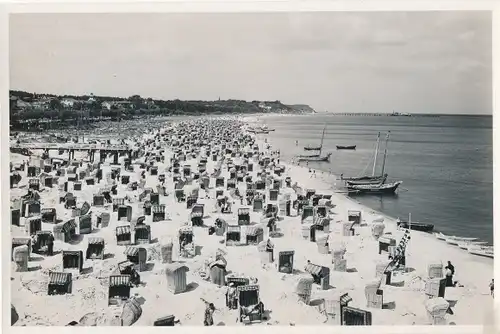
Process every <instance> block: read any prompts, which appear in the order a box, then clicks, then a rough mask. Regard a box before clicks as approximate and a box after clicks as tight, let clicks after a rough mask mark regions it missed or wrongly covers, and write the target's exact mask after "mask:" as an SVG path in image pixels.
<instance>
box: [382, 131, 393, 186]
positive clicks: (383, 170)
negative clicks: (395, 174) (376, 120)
mask: <svg viewBox="0 0 500 334" xmlns="http://www.w3.org/2000/svg"><path fill="white" fill-rule="evenodd" d="M390 134H391V131H389V132H387V136H386V137H385V151H384V162H383V163H382V176H384V172H385V159H386V158H387V144H388V143H389V135H390Z"/></svg>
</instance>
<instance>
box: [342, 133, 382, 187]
mask: <svg viewBox="0 0 500 334" xmlns="http://www.w3.org/2000/svg"><path fill="white" fill-rule="evenodd" d="M389 133H390V132H389ZM388 140H389V134H388V135H387V141H388ZM386 146H387V143H386ZM379 147H380V132H379V133H378V135H377V146H376V148H375V158H374V159H373V168H372V175H371V176H360V177H344V176H343V175H340V178H341V179H342V180H343V181H346V183H347V184H350V185H363V184H381V183H384V182H385V180H386V179H387V174H384V169H385V157H386V156H385V155H384V163H383V165H382V173H381V175H377V176H375V168H376V167H377V158H378V150H379ZM386 152H387V151H386Z"/></svg>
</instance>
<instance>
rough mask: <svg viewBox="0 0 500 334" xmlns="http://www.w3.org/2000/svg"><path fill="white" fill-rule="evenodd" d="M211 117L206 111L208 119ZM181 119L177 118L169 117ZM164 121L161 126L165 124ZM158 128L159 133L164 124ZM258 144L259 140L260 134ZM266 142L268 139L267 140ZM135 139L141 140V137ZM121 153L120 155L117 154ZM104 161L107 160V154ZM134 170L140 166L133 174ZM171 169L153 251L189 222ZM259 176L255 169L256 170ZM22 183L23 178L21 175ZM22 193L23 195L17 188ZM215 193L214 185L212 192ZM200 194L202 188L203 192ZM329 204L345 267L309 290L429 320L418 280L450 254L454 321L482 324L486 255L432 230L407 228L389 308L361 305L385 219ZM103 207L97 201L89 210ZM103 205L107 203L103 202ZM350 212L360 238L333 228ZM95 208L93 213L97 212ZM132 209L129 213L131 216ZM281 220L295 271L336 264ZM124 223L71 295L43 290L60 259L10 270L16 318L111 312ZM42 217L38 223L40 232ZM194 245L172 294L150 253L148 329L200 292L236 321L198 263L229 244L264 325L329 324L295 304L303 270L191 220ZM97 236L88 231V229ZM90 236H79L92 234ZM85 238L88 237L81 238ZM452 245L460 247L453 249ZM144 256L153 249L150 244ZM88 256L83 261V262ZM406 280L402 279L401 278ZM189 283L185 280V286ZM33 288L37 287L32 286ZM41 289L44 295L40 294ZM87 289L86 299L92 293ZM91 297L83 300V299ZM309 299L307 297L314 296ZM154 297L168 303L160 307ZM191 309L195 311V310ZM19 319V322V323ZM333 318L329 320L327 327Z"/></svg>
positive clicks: (191, 305)
mask: <svg viewBox="0 0 500 334" xmlns="http://www.w3.org/2000/svg"><path fill="white" fill-rule="evenodd" d="M207 118H208V119H210V118H211V117H210V116H207ZM224 118H225V119H233V120H234V119H237V120H240V121H242V122H243V123H247V122H246V121H245V120H244V119H242V118H240V117H237V116H228V117H224ZM174 123H175V124H177V122H174ZM165 127H166V125H165V124H164V125H162V126H161V128H162V129H163V128H165ZM160 131H161V130H160ZM151 137H152V135H151V133H146V134H144V135H142V136H141V138H151ZM258 142H259V144H260V145H263V144H264V142H263V140H262V141H260V140H259V141H258ZM269 144H271V145H272V142H269ZM138 145H141V144H140V143H138ZM164 148H165V154H164V156H165V162H167V161H169V158H170V157H171V156H172V149H171V147H167V146H165V147H164ZM120 159H122V158H120ZM108 161H109V158H108ZM186 163H187V164H191V165H193V164H194V166H196V164H197V159H196V158H194V157H193V158H191V157H189V159H188V160H187V161H186ZM280 164H283V165H285V167H286V171H285V174H287V175H289V176H290V177H291V178H292V184H293V183H295V182H297V183H298V185H299V186H300V187H302V188H313V189H316V190H317V191H318V192H321V191H322V190H325V191H332V187H331V184H332V183H331V181H333V178H335V177H336V176H335V175H333V174H332V175H329V173H327V172H324V173H317V177H316V178H311V177H310V175H309V173H308V168H307V167H305V166H296V165H292V164H290V163H288V162H286V161H280ZM159 166H160V168H162V169H161V170H162V171H163V168H166V167H167V166H168V163H159ZM214 166H215V163H214V162H212V161H209V162H208V164H207V170H211V169H212V168H213V167H214ZM110 169H111V166H110V164H109V163H106V164H105V165H104V167H103V170H104V173H103V174H104V175H105V172H107V171H108V170H110ZM136 173H137V172H136ZM165 174H166V175H167V180H168V182H167V184H166V186H167V191H168V192H169V193H170V195H168V196H161V198H160V201H161V202H160V203H162V204H165V205H167V207H168V216H169V217H168V219H166V222H159V223H158V222H151V217H150V216H146V217H147V218H146V219H147V220H146V222H147V223H148V224H150V226H151V231H152V238H157V239H158V241H157V242H155V243H152V244H150V245H148V247H149V249H151V250H155V249H156V248H158V247H159V244H160V243H161V241H160V240H162V239H164V238H170V237H171V238H174V239H175V238H176V236H177V231H178V230H177V229H178V228H179V227H180V226H182V224H184V223H185V222H186V221H187V220H189V218H188V217H189V210H187V209H186V204H185V203H178V202H176V201H174V200H173V195H172V189H173V183H172V178H171V177H170V176H169V175H168V172H165ZM252 174H255V173H252ZM223 176H228V172H227V171H225V170H224V172H223ZM24 182H26V180H25V179H24ZM156 184H157V177H155V176H153V177H151V176H150V175H149V174H148V175H147V178H146V187H154V186H155V185H156ZM102 185H103V182H101V184H100V185H97V186H89V187H87V186H86V187H85V188H84V189H83V191H82V192H81V195H80V193H78V196H79V197H80V196H81V199H80V202H81V201H83V200H88V199H89V198H90V199H91V198H92V197H91V196H92V194H93V193H94V192H95V190H97V189H98V188H100V187H102ZM118 187H119V188H118V189H119V192H120V193H123V192H124V193H123V194H126V193H127V192H126V187H125V186H123V185H119V186H118ZM25 189H26V188H22V189H18V190H16V189H12V190H14V191H12V190H11V193H16V192H18V193H21V192H22V191H25ZM56 189H57V188H55V189H52V190H50V191H49V192H47V191H43V192H41V193H40V194H41V196H42V198H43V200H44V204H45V206H47V203H54V205H53V206H54V207H56V208H58V209H57V210H58V211H59V210H61V211H62V214H61V216H64V212H65V209H63V208H62V205H60V204H56V203H57V197H56V196H55V195H57V193H58V191H57V190H56ZM19 190H21V192H20V191H19ZM211 191H213V190H211ZM201 194H203V192H201ZM199 199H200V201H201V203H204V204H205V212H206V213H207V218H206V223H208V224H207V225H209V226H210V225H211V224H212V223H213V221H214V220H215V218H217V217H221V215H219V214H216V213H215V214H214V213H213V211H212V207H213V204H214V203H215V199H214V198H212V197H211V198H210V199H206V198H203V196H202V195H201V196H200V197H199ZM332 203H333V204H335V205H336V206H335V207H334V208H333V211H334V213H332V214H333V218H332V224H331V226H332V227H333V231H332V232H331V233H330V236H331V238H333V241H334V244H336V243H343V244H344V245H345V246H346V250H347V253H346V255H345V258H346V260H347V268H349V269H351V271H349V272H338V271H332V272H331V274H330V276H331V278H330V281H331V285H332V286H333V288H332V289H329V290H321V289H317V288H316V287H315V288H314V290H313V291H312V296H311V297H313V298H331V297H332V295H337V294H339V293H343V292H348V293H349V296H351V297H352V298H353V301H352V303H351V304H350V305H352V306H353V307H357V308H361V309H364V310H368V311H370V312H372V313H373V324H374V325H412V324H417V325H425V324H428V320H427V318H426V315H425V307H424V305H423V303H424V302H425V300H426V298H425V295H424V293H423V287H422V284H423V280H424V278H425V277H426V275H427V274H426V272H427V265H428V264H429V262H432V261H440V262H442V263H444V262H445V261H446V260H451V261H452V262H453V263H454V264H455V265H456V268H457V279H458V280H459V281H460V282H461V283H463V285H464V287H454V288H447V290H446V291H447V295H446V297H447V299H450V300H452V301H454V302H455V304H456V306H455V307H454V309H453V310H454V312H455V314H454V315H450V316H449V317H450V319H449V320H451V321H452V322H455V323H457V324H459V325H480V324H483V323H484V319H485V318H486V317H487V316H488V314H489V313H488V312H489V308H488V307H487V306H486V305H487V304H489V302H490V301H491V300H492V298H491V296H489V291H488V286H487V284H488V282H489V280H490V277H492V276H491V275H492V261H491V259H487V261H471V257H472V255H467V254H463V253H459V252H457V251H455V250H454V249H452V248H451V247H453V246H449V245H447V244H445V243H444V242H440V241H439V240H437V239H435V237H434V236H432V235H431V236H430V237H431V238H427V237H425V236H421V235H420V232H419V233H416V232H417V231H412V232H411V235H412V241H410V242H409V244H408V248H407V266H408V267H409V268H411V269H412V271H409V272H406V273H398V274H397V275H396V274H395V276H394V277H395V281H399V282H403V284H404V286H403V287H394V286H384V287H383V289H384V292H385V297H384V298H385V299H386V300H387V302H393V303H394V305H396V306H395V309H392V310H386V309H371V308H370V309H367V308H366V299H365V294H364V286H365V285H366V284H367V282H369V281H370V280H371V279H372V278H374V277H375V266H376V263H378V262H380V261H385V259H386V258H387V255H386V254H385V253H384V254H382V255H379V254H378V253H377V251H376V242H375V241H374V240H373V237H372V236H371V231H370V225H371V222H372V221H373V219H374V218H376V217H378V216H381V215H382V216H384V215H383V214H380V213H378V212H376V211H374V210H372V209H370V208H368V207H366V206H363V205H362V204H360V203H357V202H355V201H353V200H352V199H349V198H348V197H347V196H345V195H343V194H339V193H333V194H332ZM131 205H132V206H133V212H135V211H136V210H138V211H139V212H141V209H142V203H132V204H131ZM234 206H235V208H233V210H232V212H233V213H232V214H231V215H230V216H228V215H222V217H223V218H224V219H227V220H228V221H233V220H235V217H234V215H235V214H236V212H237V209H238V208H239V207H240V205H239V203H236V204H235V205H234ZM92 209H93V210H95V211H97V213H98V212H99V210H101V209H99V208H94V207H93V208H92ZM107 210H109V209H107ZM347 210H359V211H361V212H362V219H363V220H364V223H366V224H367V226H366V227H360V228H359V229H358V228H357V229H356V231H357V233H356V235H355V236H352V237H342V236H341V235H339V227H341V225H342V224H340V223H339V222H342V221H346V220H347ZM94 214H95V213H94ZM134 216H135V215H134ZM260 217H261V215H260V214H258V213H254V212H252V213H251V221H255V222H257V224H256V225H257V226H260V225H259V223H258V222H259V221H260ZM283 218H284V219H283V220H281V221H280V222H279V223H278V224H279V227H280V229H281V230H282V232H283V233H284V236H283V237H281V238H277V239H273V242H274V243H275V245H276V250H294V251H295V253H296V255H295V258H294V262H295V263H294V265H293V266H294V268H297V270H298V271H299V273H300V272H301V271H302V270H303V269H304V267H305V265H306V264H307V260H311V262H313V263H316V264H318V265H323V266H328V267H331V266H332V260H331V255H328V256H325V255H324V254H321V253H319V252H318V250H317V249H316V244H315V243H312V242H310V241H309V240H304V239H303V238H302V236H301V224H300V219H298V217H297V216H284V217H283ZM384 222H385V223H386V229H385V232H390V233H391V234H392V237H394V238H395V239H397V240H399V239H400V238H401V237H402V235H403V233H404V232H403V231H401V230H397V229H396V226H395V222H394V221H393V220H391V219H386V218H385V217H384ZM117 224H120V223H119V221H118V220H117V217H116V215H113V216H112V218H111V221H110V224H109V227H108V228H101V229H99V230H97V231H96V232H94V233H95V236H102V237H103V238H105V240H106V253H111V254H115V255H114V256H115V257H116V258H110V259H106V260H104V261H102V262H95V261H93V262H91V263H92V264H93V274H92V273H91V274H86V275H82V276H81V277H80V278H79V279H76V280H74V288H73V289H74V292H73V294H72V295H67V296H47V295H46V294H43V289H44V287H43V286H42V285H43V284H44V280H45V279H44V276H45V274H46V272H47V271H48V270H51V269H52V268H55V267H57V266H59V265H60V262H61V260H60V256H54V257H45V258H42V260H38V261H37V262H35V263H30V265H31V266H33V265H38V266H41V269H40V270H39V271H28V272H22V273H18V272H14V271H12V273H11V276H13V277H14V280H12V281H11V291H12V300H11V302H12V303H13V305H14V306H16V308H17V310H18V313H20V314H21V315H27V314H28V315H30V318H25V319H24V320H23V321H22V322H24V323H25V324H28V325H34V324H39V325H41V324H49V325H51V324H53V323H54V322H57V324H58V325H61V324H63V323H64V322H66V323H67V322H69V321H71V320H78V318H79V317H81V316H82V315H84V314H87V313H89V312H97V313H99V312H101V313H103V314H104V313H106V312H109V308H108V307H107V286H106V285H105V284H103V281H102V279H103V277H106V275H109V273H110V272H111V268H114V266H115V265H116V263H118V262H120V259H121V258H123V256H124V255H122V254H123V248H122V247H123V246H117V245H116V241H115V238H114V234H113V233H114V228H115V226H117ZM46 227H47V224H45V225H44V229H46ZM194 230H195V232H194V233H195V239H196V244H197V245H200V246H202V248H203V250H202V255H201V256H196V257H194V258H192V259H183V260H182V261H185V263H186V264H187V265H189V267H190V271H189V273H188V276H187V279H188V280H187V282H188V283H190V282H191V283H194V284H195V285H192V286H195V288H192V290H190V291H188V292H186V293H182V294H177V295H172V294H171V293H170V292H168V291H167V289H166V287H165V286H166V284H165V265H164V264H162V263H161V262H158V261H157V259H154V260H152V261H154V262H153V265H154V266H153V269H151V270H149V271H145V272H141V277H143V279H144V280H145V282H147V287H134V289H133V293H132V295H137V296H141V297H143V299H145V301H146V302H145V303H144V305H142V309H143V312H142V316H141V317H140V318H139V320H138V321H137V323H136V324H137V325H139V326H141V325H146V326H150V325H151V324H152V323H153V321H154V320H155V319H157V318H159V317H161V316H165V315H166V314H168V313H169V312H171V313H172V314H175V315H176V318H178V319H181V321H182V324H184V325H196V324H198V325H200V324H201V322H202V314H203V305H202V304H201V303H200V302H199V300H198V298H199V297H203V298H206V299H208V300H211V301H213V302H214V304H215V305H216V307H217V308H218V309H220V311H219V312H218V313H216V316H215V317H216V322H218V321H223V322H224V323H226V324H227V325H229V326H231V325H236V324H235V323H234V318H235V314H234V312H232V311H228V310H227V309H225V308H224V306H223V305H224V295H223V292H222V291H221V288H220V287H217V286H216V285H215V284H213V283H210V282H206V281H205V280H203V279H201V278H200V275H199V271H200V270H201V268H202V267H203V260H204V259H206V258H207V256H211V254H212V253H215V252H216V250H217V249H218V248H220V247H224V248H225V250H226V251H227V257H226V259H227V263H228V269H230V270H231V271H232V272H233V273H235V274H238V273H240V275H245V276H249V277H256V278H258V281H259V282H260V286H261V287H260V288H261V295H262V300H263V302H264V303H265V304H266V305H268V306H269V307H270V309H271V310H272V314H271V320H269V321H267V322H263V323H262V325H266V324H268V325H289V324H291V323H292V322H293V323H294V324H297V325H325V323H323V320H324V317H323V316H322V315H321V314H320V313H319V312H318V310H317V308H316V307H311V306H308V305H305V304H303V303H300V302H298V300H297V299H296V297H295V295H294V287H295V285H296V281H297V279H298V277H302V276H300V275H301V274H299V275H297V274H292V275H286V274H282V273H279V272H277V270H276V267H275V266H274V265H271V266H266V265H264V266H263V265H262V264H261V263H260V260H259V257H258V253H257V250H256V249H255V246H246V247H227V248H226V246H221V243H220V242H219V240H218V239H217V238H214V237H213V236H209V235H208V234H207V231H206V229H204V228H201V227H194ZM21 233H24V232H23V229H20V228H17V227H15V226H12V227H11V234H13V235H16V234H17V235H20V234H21ZM90 236H93V235H90ZM88 237H89V236H86V237H85V238H88ZM84 244H86V242H85V241H84V242H83V243H82V245H84ZM81 247H82V246H81V245H80V246H78V245H77V244H76V245H73V244H66V243H64V244H63V243H61V242H56V247H55V248H56V249H57V250H59V249H63V250H67V249H70V250H77V249H81ZM457 250H458V251H461V250H460V249H458V248H457ZM148 253H149V250H148ZM174 258H175V259H176V261H178V260H177V259H179V255H178V254H177V251H174ZM89 262H90V260H86V266H87V265H88V263H89ZM405 282H406V283H405ZM191 283H190V284H191ZM33 291H36V292H33ZM40 291H41V292H42V294H40ZM89 294H92V297H91V298H89ZM87 298H88V299H87ZM313 298H311V300H312V299H313ZM158 303H162V305H165V307H164V308H162V309H159V308H158V307H157V305H158ZM193 316H194V317H193ZM22 322H21V323H22ZM326 325H329V324H326Z"/></svg>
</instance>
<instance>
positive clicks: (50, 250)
mask: <svg viewBox="0 0 500 334" xmlns="http://www.w3.org/2000/svg"><path fill="white" fill-rule="evenodd" d="M47 254H48V255H49V256H53V255H54V236H53V235H52V233H51V234H49V237H48V240H47Z"/></svg>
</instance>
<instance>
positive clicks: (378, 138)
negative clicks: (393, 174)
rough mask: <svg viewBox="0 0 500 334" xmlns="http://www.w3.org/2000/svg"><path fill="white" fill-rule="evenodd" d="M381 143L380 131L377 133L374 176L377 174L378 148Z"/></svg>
mask: <svg viewBox="0 0 500 334" xmlns="http://www.w3.org/2000/svg"><path fill="white" fill-rule="evenodd" d="M379 145H380V132H379V133H378V135H377V148H376V149H375V158H374V159H373V169H372V176H375V166H377V157H378V148H379Z"/></svg>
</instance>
